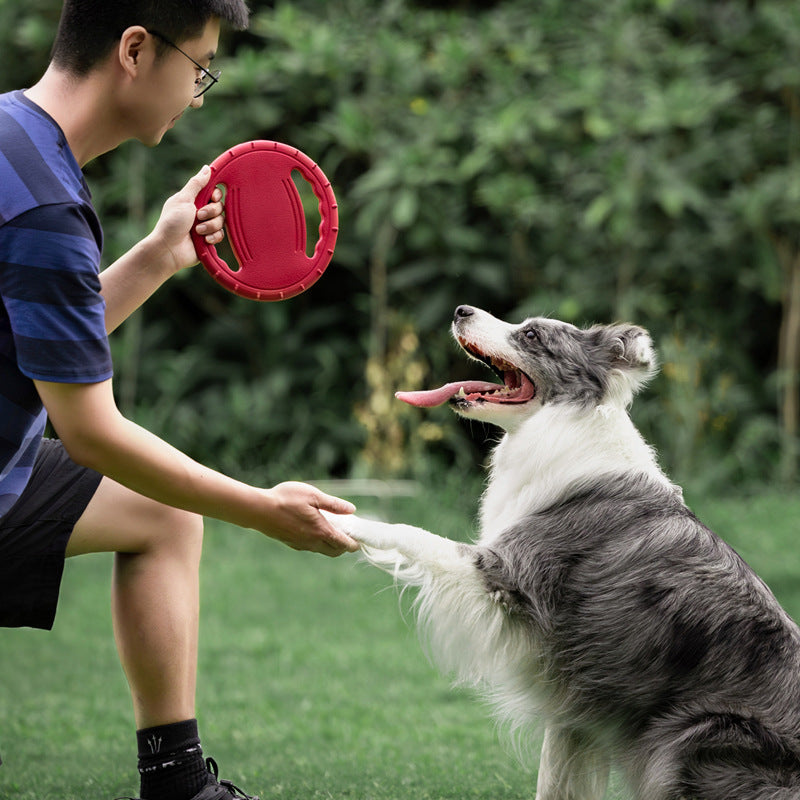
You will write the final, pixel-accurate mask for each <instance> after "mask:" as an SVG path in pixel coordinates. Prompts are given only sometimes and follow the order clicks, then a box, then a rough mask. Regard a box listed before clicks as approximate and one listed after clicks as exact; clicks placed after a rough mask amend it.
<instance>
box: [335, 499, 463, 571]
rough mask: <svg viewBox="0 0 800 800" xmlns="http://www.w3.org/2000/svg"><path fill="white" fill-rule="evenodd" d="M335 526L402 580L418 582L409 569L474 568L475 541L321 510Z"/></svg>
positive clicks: (377, 563)
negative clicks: (471, 552)
mask: <svg viewBox="0 0 800 800" xmlns="http://www.w3.org/2000/svg"><path fill="white" fill-rule="evenodd" d="M322 513H323V514H324V515H325V517H326V518H327V519H329V520H330V521H331V522H332V523H333V524H334V525H335V526H336V527H338V528H339V529H340V530H342V531H344V532H345V533H347V534H348V535H349V536H352V537H353V538H354V539H355V540H356V541H357V542H360V544H361V545H362V549H363V551H364V555H365V556H366V557H367V560H368V561H370V562H372V563H373V564H375V565H376V566H379V567H381V568H383V569H385V570H387V571H388V572H394V573H396V574H397V575H398V576H399V575H400V573H402V578H403V583H410V584H412V585H414V584H417V581H415V580H414V579H413V577H412V576H411V575H410V574H407V573H408V572H409V571H411V572H414V571H419V570H422V571H425V572H430V571H433V572H443V571H452V570H453V569H455V570H457V571H462V570H463V569H465V568H466V569H468V570H469V571H470V572H473V573H474V571H475V568H474V562H473V559H472V557H471V555H469V554H470V551H472V550H473V549H474V548H473V546H472V545H466V544H462V543H460V542H455V541H453V540H452V539H445V538H444V537H442V536H437V535H436V534H435V533H431V532H430V531H426V530H424V529H423V528H416V527H414V526H413V525H402V524H392V523H388V522H378V521H377V520H370V519H364V518H362V517H357V516H355V515H350V514H346V515H345V514H343V515H339V514H328V513H326V512H324V511H323V512H322Z"/></svg>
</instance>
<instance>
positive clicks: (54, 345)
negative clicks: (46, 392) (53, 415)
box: [0, 203, 112, 383]
mask: <svg viewBox="0 0 800 800" xmlns="http://www.w3.org/2000/svg"><path fill="white" fill-rule="evenodd" d="M95 219H96V218H94V216H93V214H92V215H87V214H86V213H85V211H84V208H83V207H82V206H81V204H79V203H65V204H56V205H46V206H39V207H37V208H34V209H33V210H31V211H28V212H26V213H24V214H22V215H21V216H19V217H17V218H15V219H13V220H11V221H9V222H7V223H6V224H5V226H4V227H3V236H2V237H0V295H2V297H3V301H4V303H5V306H6V312H7V314H8V318H9V321H10V327H11V330H12V331H13V336H14V344H15V347H16V357H17V364H18V366H19V369H20V371H21V372H22V373H23V374H25V375H26V376H27V377H29V378H33V379H37V380H44V381H55V382H61V383H96V382H99V381H103V380H107V379H108V378H110V377H111V375H112V365H111V354H110V350H109V346H108V338H107V335H106V330H105V302H104V300H103V297H102V296H101V294H100V278H99V274H98V265H99V262H100V252H99V248H98V244H97V242H98V239H97V236H96V231H95V230H93V222H94V220H95Z"/></svg>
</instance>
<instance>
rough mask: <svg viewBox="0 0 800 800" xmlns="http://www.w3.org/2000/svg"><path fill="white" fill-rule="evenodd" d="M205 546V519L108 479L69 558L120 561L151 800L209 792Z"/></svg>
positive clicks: (122, 611)
mask: <svg viewBox="0 0 800 800" xmlns="http://www.w3.org/2000/svg"><path fill="white" fill-rule="evenodd" d="M202 543H203V520H202V518H201V517H198V516H197V515H195V514H191V513H189V512H185V511H180V510H178V509H174V508H170V507H169V506H164V505H162V504H160V503H157V502H155V501H153V500H150V499H148V498H146V497H143V496H141V495H138V494H136V493H135V492H132V491H130V490H129V489H126V488H125V487H123V486H121V485H120V484H118V483H115V482H114V481H112V480H110V479H108V478H103V479H102V480H101V482H100V485H99V486H98V488H97V491H96V493H95V495H94V496H93V498H92V500H91V501H90V502H89V504H88V506H87V507H86V509H85V510H84V512H83V514H82V515H81V517H80V518H79V520H78V522H77V523H76V525H75V528H74V529H73V532H72V536H71V537H70V540H69V543H68V546H67V551H66V553H67V556H68V557H69V556H75V555H80V554H83V553H94V552H109V551H110V552H114V553H115V554H116V555H115V562H114V579H113V584H112V598H111V608H112V618H113V622H114V635H115V638H116V641H117V649H118V651H119V655H120V661H121V662H122V666H123V669H124V670H125V674H126V676H127V678H128V684H129V686H130V690H131V697H132V699H133V708H134V716H135V720H136V728H137V741H138V747H139V772H140V774H141V795H142V797H143V798H146V800H190V798H193V797H196V796H199V794H200V793H201V792H202V791H204V789H203V787H206V786H207V785H208V783H209V773H208V769H207V767H206V763H205V760H204V759H203V751H202V748H201V747H200V736H199V733H198V730H197V721H196V720H195V718H194V717H195V685H196V671H197V635H198V608H199V600H200V598H199V568H200V555H201V551H202ZM213 782H214V783H216V779H214V780H213ZM212 791H213V790H212ZM215 796H216V795H215ZM225 796H227V795H225Z"/></svg>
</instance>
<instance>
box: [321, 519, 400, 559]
mask: <svg viewBox="0 0 800 800" xmlns="http://www.w3.org/2000/svg"><path fill="white" fill-rule="evenodd" d="M322 514H323V515H324V516H325V519H327V520H328V521H329V522H330V523H331V524H332V525H333V526H334V527H335V528H338V530H340V531H342V533H346V534H347V535H348V536H350V537H351V538H353V539H355V540H356V541H357V542H358V543H359V544H361V545H364V546H366V547H372V548H375V549H376V550H392V549H394V548H395V547H396V546H397V545H396V538H397V537H396V535H395V536H392V535H391V531H392V529H393V528H394V527H396V526H393V525H389V524H388V523H386V522H377V521H375V520H370V519H364V518H363V517H357V516H356V515H355V514H331V513H329V512H327V511H323V512H322Z"/></svg>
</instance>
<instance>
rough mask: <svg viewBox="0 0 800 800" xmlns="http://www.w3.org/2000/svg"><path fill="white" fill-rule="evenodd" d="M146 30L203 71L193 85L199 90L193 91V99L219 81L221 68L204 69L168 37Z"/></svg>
mask: <svg viewBox="0 0 800 800" xmlns="http://www.w3.org/2000/svg"><path fill="white" fill-rule="evenodd" d="M147 32H148V33H149V34H150V35H151V36H155V37H156V38H157V39H161V41H162V42H164V44H166V45H169V47H173V48H175V50H177V51H178V52H179V53H180V54H181V55H183V56H186V58H188V59H189V61H191V62H192V64H194V65H195V66H196V67H197V68H198V69H199V70H200V71H201V72H203V77H202V78H200V79H199V80H197V81H195V85H199V86H200V91H199V92H195V94H194V95H193V98H194V99H195V100H196V99H197V98H198V97H202V96H203V95H204V94H205V93H206V92H207V91H208V90H209V89H210V88H211V87H212V86H213V85H214V84H215V83H217V82H218V81H219V76H220V75H221V74H222V70H221V69H215V70H214V71H213V72H212V71H211V70H209V69H206V68H205V67H204V66H203V65H202V64H198V63H197V62H196V61H195V60H194V59H193V58H192V57H191V56H190V55H189V54H188V53H185V52H184V51H183V50H181V48H180V47H178V45H176V44H175V42H173V41H171V40H170V39H167V37H166V36H164V34H163V33H159V32H158V31H151V30H148V31H147ZM206 79H209V80H210V83H208V84H206V85H205V86H204V85H203V81H205V80H206Z"/></svg>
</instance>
